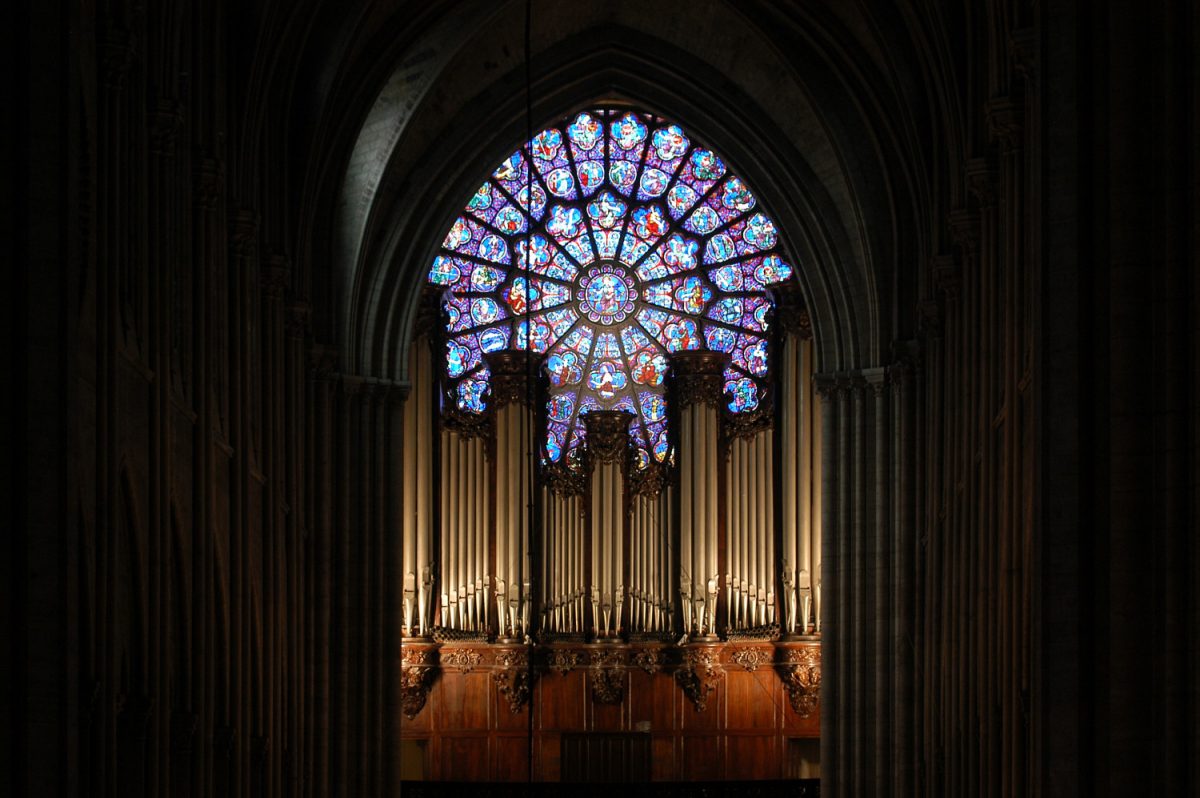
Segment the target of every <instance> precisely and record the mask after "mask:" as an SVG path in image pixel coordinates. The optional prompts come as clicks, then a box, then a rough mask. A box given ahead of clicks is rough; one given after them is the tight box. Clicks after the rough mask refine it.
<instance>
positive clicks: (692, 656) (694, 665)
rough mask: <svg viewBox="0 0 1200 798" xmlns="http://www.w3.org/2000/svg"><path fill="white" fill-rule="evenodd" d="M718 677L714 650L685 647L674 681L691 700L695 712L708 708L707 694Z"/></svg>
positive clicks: (713, 686)
mask: <svg viewBox="0 0 1200 798" xmlns="http://www.w3.org/2000/svg"><path fill="white" fill-rule="evenodd" d="M720 677H721V669H720V666H719V665H718V664H717V654H716V652H715V651H711V650H708V649H705V648H687V649H685V650H684V652H683V663H682V664H681V665H680V666H679V669H678V670H676V671H675V683H676V684H678V685H679V687H680V688H681V689H682V690H683V694H684V695H686V696H687V697H688V699H689V700H691V702H692V705H693V706H694V707H695V709H696V711H697V712H703V711H704V710H705V709H707V708H708V696H709V694H710V693H712V691H713V690H714V689H716V682H717V679H719V678H720Z"/></svg>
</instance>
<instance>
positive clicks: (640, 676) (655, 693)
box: [628, 668, 682, 732]
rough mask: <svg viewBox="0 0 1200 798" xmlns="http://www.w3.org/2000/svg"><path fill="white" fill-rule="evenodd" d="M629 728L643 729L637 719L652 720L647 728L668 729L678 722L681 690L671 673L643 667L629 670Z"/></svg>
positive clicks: (653, 729) (640, 720) (658, 730)
mask: <svg viewBox="0 0 1200 798" xmlns="http://www.w3.org/2000/svg"><path fill="white" fill-rule="evenodd" d="M628 690H629V712H630V728H632V729H633V730H634V731H643V730H645V729H641V728H639V727H638V723H640V722H642V721H649V722H650V728H649V729H648V730H647V731H654V732H660V731H666V730H668V729H674V728H676V726H677V725H678V723H677V721H676V719H675V715H676V712H677V703H678V702H677V700H676V699H677V698H678V697H680V696H681V695H682V694H681V693H680V691H679V688H678V687H676V686H675V685H674V683H673V681H672V680H671V677H670V676H667V675H666V674H663V673H659V674H656V675H653V676H652V675H650V674H648V673H646V672H645V671H643V670H642V669H641V668H637V669H634V670H631V671H630V672H629V687H628Z"/></svg>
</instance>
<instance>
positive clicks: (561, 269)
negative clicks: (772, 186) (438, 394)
mask: <svg viewBox="0 0 1200 798" xmlns="http://www.w3.org/2000/svg"><path fill="white" fill-rule="evenodd" d="M530 164H532V165H533V168H532V169H530ZM793 271H794V270H793V267H792V265H791V264H789V263H788V262H787V261H786V259H785V258H784V256H783V254H782V253H781V252H780V242H779V234H778V230H777V228H776V225H775V224H774V222H772V220H771V219H770V218H769V217H768V216H767V215H766V213H765V212H764V211H763V210H762V206H761V203H760V202H759V201H758V199H757V198H756V197H755V196H754V194H753V193H752V192H751V191H750V189H749V187H748V186H747V185H746V184H745V183H744V181H743V180H742V179H741V178H740V177H739V176H737V175H736V174H733V173H732V171H731V169H730V167H729V166H728V165H727V164H726V163H725V161H724V160H722V158H721V157H720V156H719V155H718V154H717V153H715V152H713V151H712V150H710V149H708V148H706V147H705V146H703V144H699V143H697V142H696V141H695V139H693V138H692V137H691V136H690V135H689V134H688V133H687V132H686V131H685V130H684V129H683V128H682V127H680V126H679V125H677V124H674V123H672V122H669V121H667V120H664V119H661V118H659V117H656V116H653V115H650V114H645V113H640V112H636V111H629V110H626V109H620V110H615V109H598V110H592V111H586V112H582V113H578V114H575V115H573V116H571V117H568V118H566V119H563V120H561V122H560V123H558V124H555V125H552V126H550V127H547V128H546V129H545V130H542V131H541V132H540V133H538V134H537V135H535V136H534V137H533V139H532V140H531V141H530V142H529V143H528V144H526V145H525V146H524V147H522V148H521V149H519V150H518V151H517V152H514V153H513V154H512V155H510V156H509V157H508V158H506V159H505V160H504V162H503V163H501V164H500V165H499V167H498V168H497V169H496V170H495V171H494V172H493V173H492V175H491V177H490V179H488V180H487V181H486V182H484V183H483V184H482V185H481V186H479V187H478V189H477V190H476V191H475V192H474V194H473V195H472V196H471V197H470V198H469V199H468V201H467V203H466V206H465V207H464V209H463V212H462V215H461V216H459V217H458V218H457V219H456V220H455V222H454V224H453V225H452V226H451V228H450V230H449V231H448V232H447V234H446V236H445V238H444V240H443V244H442V249H441V251H440V252H439V253H438V254H437V255H436V256H435V258H434V261H433V264H432V265H431V268H430V271H429V277H428V279H429V282H430V283H431V284H432V285H435V286H437V287H438V288H439V289H440V290H441V291H442V294H443V300H442V306H443V309H444V311H445V314H446V321H447V327H446V330H447V339H446V348H445V363H444V369H445V372H444V373H445V377H446V379H447V383H448V398H449V400H450V401H452V402H453V403H454V404H455V405H456V406H457V407H458V409H459V410H461V411H465V412H469V413H482V412H484V411H485V410H486V408H487V402H488V381H489V378H490V374H489V372H488V369H487V366H486V363H485V361H484V358H483V356H484V354H486V353H489V352H496V351H501V350H505V349H532V350H533V351H534V352H537V353H539V354H540V355H541V356H542V364H543V366H544V367H545V369H546V372H547V373H548V375H549V380H550V396H549V398H548V401H547V406H546V429H545V440H546V443H545V451H544V452H543V456H544V457H545V458H546V459H547V460H548V461H554V462H564V461H565V462H574V461H575V459H576V458H574V456H573V452H574V450H576V449H577V448H578V447H579V446H581V445H582V444H583V442H584V438H585V434H586V433H585V432H584V428H583V424H582V420H581V416H583V415H584V414H586V413H588V412H590V411H592V410H597V409H625V410H628V411H629V412H632V413H634V415H635V419H634V422H633V423H632V424H631V426H630V437H631V440H632V442H633V443H634V446H635V447H636V450H637V452H638V458H639V462H641V463H642V464H643V465H645V464H648V463H649V462H650V461H651V460H659V461H663V460H667V459H669V458H670V457H671V448H670V447H671V443H670V434H669V430H668V428H667V425H668V418H669V414H668V412H667V401H666V395H665V385H664V383H665V377H666V374H667V371H668V368H669V359H668V358H669V356H670V354H671V353H674V352H680V351H686V350H697V349H709V350H713V351H720V352H726V353H729V355H730V357H731V363H730V366H729V368H728V369H727V370H726V372H725V392H726V401H727V407H728V409H729V411H730V412H733V413H744V412H751V411H754V410H756V409H758V407H759V406H760V404H761V402H762V400H763V396H764V395H765V391H766V381H767V379H768V377H769V372H770V369H769V365H770V364H769V354H770V352H769V346H768V328H769V326H770V323H771V312H772V309H773V307H774V305H773V298H772V296H771V293H770V291H771V287H772V286H775V285H779V284H780V283H783V282H784V281H786V280H789V279H791V278H792V276H793Z"/></svg>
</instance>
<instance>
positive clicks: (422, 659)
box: [400, 645, 437, 720]
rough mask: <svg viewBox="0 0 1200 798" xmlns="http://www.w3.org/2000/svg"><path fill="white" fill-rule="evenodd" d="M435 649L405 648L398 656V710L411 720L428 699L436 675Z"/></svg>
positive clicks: (423, 647)
mask: <svg viewBox="0 0 1200 798" xmlns="http://www.w3.org/2000/svg"><path fill="white" fill-rule="evenodd" d="M436 661H437V649H436V648H434V647H433V646H421V645H415V646H414V645H410V646H405V647H404V648H403V649H402V651H401V654H400V708H401V711H403V712H404V717H406V718H408V719H409V720H412V719H413V718H415V717H416V716H417V713H419V712H420V711H421V709H422V708H424V706H425V702H426V701H427V700H428V699H429V690H430V688H431V687H432V686H433V678H434V676H435V674H436V669H435V667H434V666H435V664H436Z"/></svg>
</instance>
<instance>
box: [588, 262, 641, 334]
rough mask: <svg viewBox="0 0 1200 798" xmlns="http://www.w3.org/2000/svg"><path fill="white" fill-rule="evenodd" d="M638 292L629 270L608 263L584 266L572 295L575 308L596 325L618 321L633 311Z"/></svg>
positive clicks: (617, 322)
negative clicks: (577, 303) (576, 305)
mask: <svg viewBox="0 0 1200 798" xmlns="http://www.w3.org/2000/svg"><path fill="white" fill-rule="evenodd" d="M637 296H638V292H637V289H636V288H634V283H633V277H632V276H631V275H630V274H629V272H627V271H625V270H624V269H622V268H621V267H620V266H616V265H614V264H611V263H605V264H601V265H600V266H596V267H594V268H591V269H588V270H587V272H585V273H584V275H583V277H582V278H581V279H580V281H579V290H578V292H577V293H576V295H575V298H576V299H578V300H579V309H580V310H581V311H583V315H585V316H587V317H588V318H589V319H591V320H592V321H593V322H595V323H597V324H620V323H621V322H623V321H625V319H626V318H627V317H628V316H629V314H631V313H633V308H634V302H635V301H636V300H637Z"/></svg>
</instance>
